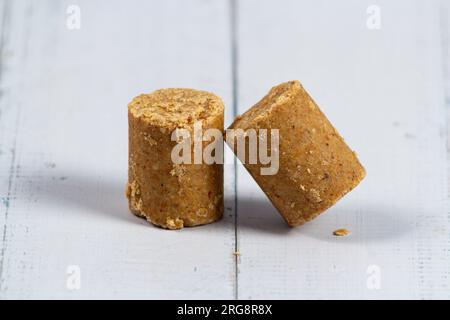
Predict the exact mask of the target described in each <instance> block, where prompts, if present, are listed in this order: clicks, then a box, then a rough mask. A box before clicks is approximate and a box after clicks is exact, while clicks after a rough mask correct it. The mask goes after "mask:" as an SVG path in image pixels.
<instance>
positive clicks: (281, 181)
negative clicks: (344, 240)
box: [227, 81, 365, 226]
mask: <svg viewBox="0 0 450 320" xmlns="http://www.w3.org/2000/svg"><path fill="white" fill-rule="evenodd" d="M229 129H243V130H248V129H256V130H259V129H279V170H278V172H277V173H276V174H274V175H262V174H261V171H260V168H262V167H266V166H265V165H262V164H261V163H259V162H258V163H257V164H249V163H244V165H245V167H246V168H247V170H248V171H249V172H250V174H251V175H252V176H253V178H254V179H255V180H256V182H257V183H258V184H259V186H260V187H261V189H262V190H263V191H264V192H265V193H266V195H267V196H268V197H269V199H270V200H271V201H272V203H273V205H274V206H275V207H276V208H277V209H278V211H279V212H280V214H281V215H282V216H283V218H284V219H285V220H286V222H287V223H288V224H289V225H290V226H297V225H301V224H303V223H305V222H307V221H309V220H311V219H313V218H314V217H316V216H318V215H319V214H320V213H322V212H323V211H324V210H326V209H327V208H329V207H331V206H332V205H333V204H334V203H336V201H338V200H339V199H340V198H341V197H342V196H344V195H345V194H346V193H347V192H349V191H350V190H352V189H353V188H354V187H356V185H358V183H359V182H360V181H361V180H362V179H363V178H364V176H365V170H364V168H363V167H362V165H361V164H360V163H359V161H358V159H357V157H356V155H355V153H354V152H353V151H352V150H351V149H350V148H349V147H348V146H347V144H346V143H345V142H344V140H343V139H342V137H341V136H340V135H339V134H338V132H337V131H336V130H335V129H334V128H333V126H332V125H331V123H330V122H329V121H328V119H327V118H326V117H325V115H324V114H323V113H322V112H321V111H320V109H319V107H318V106H317V105H316V103H315V102H314V101H313V100H312V99H311V97H310V96H309V95H308V93H307V92H306V91H305V90H304V89H303V87H302V86H301V84H300V83H299V82H298V81H290V82H287V83H282V84H280V85H278V86H276V87H274V88H272V89H271V90H270V92H269V93H268V94H267V95H266V96H265V97H264V98H263V99H262V100H261V101H259V102H258V103H257V104H256V105H254V106H253V107H252V108H250V109H249V110H248V111H247V112H245V113H244V114H243V115H242V116H240V117H238V118H237V119H236V120H235V121H234V123H233V124H232V125H231V126H230V127H229ZM227 142H228V140H227ZM248 143H249V142H248V140H246V144H247V146H248ZM235 152H236V150H235Z"/></svg>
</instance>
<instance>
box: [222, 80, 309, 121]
mask: <svg viewBox="0 0 450 320" xmlns="http://www.w3.org/2000/svg"><path fill="white" fill-rule="evenodd" d="M301 88H302V85H301V84H300V82H299V81H297V80H294V81H288V82H285V83H282V84H279V85H277V86H275V87H273V88H272V89H271V90H270V91H269V93H268V94H267V95H266V96H265V97H264V98H262V99H261V100H260V101H259V102H258V103H257V104H255V105H254V106H253V107H251V108H250V109H249V110H247V111H246V112H245V113H244V114H242V115H240V116H238V117H237V118H236V120H235V121H234V122H233V124H232V125H231V126H230V128H241V129H248V128H252V127H253V126H254V125H255V123H257V122H258V120H259V119H260V118H262V117H265V116H267V115H269V114H270V113H271V112H272V111H273V110H274V109H276V107H277V106H279V105H281V104H284V103H286V102H289V100H291V99H292V97H293V96H294V95H295V94H296V93H298V92H299V91H300V90H301Z"/></svg>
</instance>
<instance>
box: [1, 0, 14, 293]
mask: <svg viewBox="0 0 450 320" xmlns="http://www.w3.org/2000/svg"><path fill="white" fill-rule="evenodd" d="M8 11H9V10H8V0H4V1H2V15H1V24H0V25H1V32H0V57H2V58H1V59H0V102H1V99H2V98H3V90H2V76H3V69H4V66H3V61H4V59H3V57H4V43H5V37H6V28H7V23H6V20H7V19H8V15H7V13H8ZM1 121H2V108H1V104H0V123H1ZM14 159H15V151H14V149H13V150H12V161H11V166H10V170H9V178H8V189H7V190H8V191H7V194H6V197H5V199H4V203H5V211H4V213H3V214H4V221H5V223H4V225H3V227H2V229H3V230H2V232H3V235H2V240H1V243H2V244H1V246H2V247H1V251H0V292H2V289H3V266H4V260H5V250H6V232H7V227H6V226H7V223H6V222H7V218H8V212H9V203H10V201H9V199H10V197H11V185H12V173H11V171H12V168H13V163H14Z"/></svg>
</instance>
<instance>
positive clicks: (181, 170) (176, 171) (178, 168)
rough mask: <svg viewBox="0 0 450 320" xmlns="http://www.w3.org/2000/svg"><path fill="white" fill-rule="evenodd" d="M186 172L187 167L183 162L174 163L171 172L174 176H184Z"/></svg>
mask: <svg viewBox="0 0 450 320" xmlns="http://www.w3.org/2000/svg"><path fill="white" fill-rule="evenodd" d="M185 173H186V168H185V167H184V166H183V165H181V164H174V165H173V168H172V170H170V174H171V175H172V176H177V177H182V176H183V175H184V174H185Z"/></svg>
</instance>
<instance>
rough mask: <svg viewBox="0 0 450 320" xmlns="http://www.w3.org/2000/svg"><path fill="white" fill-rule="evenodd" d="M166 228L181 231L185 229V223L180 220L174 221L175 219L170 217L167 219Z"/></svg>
mask: <svg viewBox="0 0 450 320" xmlns="http://www.w3.org/2000/svg"><path fill="white" fill-rule="evenodd" d="M166 226H167V228H168V229H172V230H174V229H181V228H183V227H184V221H183V220H182V219H180V218H175V219H173V218H170V217H168V218H167V219H166Z"/></svg>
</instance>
